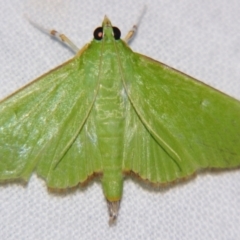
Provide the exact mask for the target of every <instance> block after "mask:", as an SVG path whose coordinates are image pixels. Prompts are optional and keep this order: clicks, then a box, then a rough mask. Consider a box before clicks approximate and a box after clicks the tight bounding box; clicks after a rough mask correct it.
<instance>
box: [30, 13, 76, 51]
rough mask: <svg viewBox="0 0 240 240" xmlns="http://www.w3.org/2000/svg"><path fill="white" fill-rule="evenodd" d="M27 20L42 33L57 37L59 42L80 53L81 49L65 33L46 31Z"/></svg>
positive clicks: (52, 30)
mask: <svg viewBox="0 0 240 240" xmlns="http://www.w3.org/2000/svg"><path fill="white" fill-rule="evenodd" d="M26 18H27V20H28V21H29V22H30V23H31V24H32V25H33V26H34V27H36V28H38V29H39V30H40V31H42V32H44V33H46V34H48V35H50V36H53V37H55V38H56V39H57V40H58V41H61V42H63V43H64V44H66V45H67V46H68V47H69V48H70V49H72V50H73V51H74V52H75V53H77V52H79V50H80V49H79V48H78V47H77V46H76V45H75V44H74V43H73V42H72V41H71V40H70V39H69V38H68V37H67V36H65V35H64V34H63V33H59V32H58V31H56V30H54V29H46V28H44V27H42V26H41V25H39V24H38V23H36V22H33V21H32V20H31V19H29V18H28V17H26Z"/></svg>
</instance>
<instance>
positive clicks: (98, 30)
mask: <svg viewBox="0 0 240 240" xmlns="http://www.w3.org/2000/svg"><path fill="white" fill-rule="evenodd" d="M93 36H94V38H95V39H96V40H101V39H102V38H103V28H102V27H98V28H96V29H95V30H94V32H93Z"/></svg>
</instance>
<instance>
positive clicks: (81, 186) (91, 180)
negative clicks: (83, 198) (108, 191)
mask: <svg viewBox="0 0 240 240" xmlns="http://www.w3.org/2000/svg"><path fill="white" fill-rule="evenodd" d="M100 176H101V175H100V174H93V175H91V176H89V177H88V178H87V180H86V181H84V182H83V183H78V184H77V185H76V186H74V187H67V188H61V189H59V188H51V187H47V190H48V192H49V193H50V194H53V195H54V196H59V197H65V196H69V195H73V194H75V193H76V192H85V191H86V190H87V189H88V188H90V187H91V186H93V184H95V183H97V184H101V178H100ZM43 180H44V179H43Z"/></svg>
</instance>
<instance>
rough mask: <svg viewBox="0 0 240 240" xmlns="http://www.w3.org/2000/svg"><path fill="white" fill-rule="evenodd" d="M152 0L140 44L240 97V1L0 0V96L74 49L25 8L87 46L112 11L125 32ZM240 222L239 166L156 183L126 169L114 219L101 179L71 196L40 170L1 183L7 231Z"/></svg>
mask: <svg viewBox="0 0 240 240" xmlns="http://www.w3.org/2000/svg"><path fill="white" fill-rule="evenodd" d="M144 5H147V7H148V9H147V12H146V14H145V15H144V17H143V19H142V22H141V25H140V28H139V32H138V35H137V36H136V38H135V39H134V41H133V42H132V43H131V47H132V49H133V50H134V51H137V52H140V53H142V54H145V55H147V56H150V57H152V58H154V59H157V60H159V61H161V62H164V63H166V64H168V65H170V66H172V67H174V68H177V69H179V70H181V71H183V72H186V73H188V74H189V75H192V76H194V77H195V78H197V79H201V80H202V81H204V82H205V83H207V84H209V85H211V86H213V87H215V88H217V89H219V90H221V91H223V92H225V93H227V94H229V95H231V96H233V97H235V98H238V99H240V81H239V79H240V1H239V0H221V1H219V0H212V1H209V0H179V1H176V0H151V1H150V0H149V1H143V0H142V1H141V0H132V1H130V0H121V1H120V0H113V1H107V0H102V1H93V0H88V1H87V0H86V1H77V0H71V1H66V0H65V1H64V0H61V1H59V0H55V1H46V0H41V1H40V0H39V1H36V0H35V1H34V0H32V1H23V0H11V1H3V0H1V1H0V74H1V75H0V98H1V99H2V98H3V97H4V96H7V95H8V94H10V93H12V92H13V91H14V90H16V89H18V88H19V87H21V86H23V85H24V84H26V83H28V82H30V81H31V80H33V79H34V78H36V77H38V76H39V75H41V74H43V73H44V72H46V71H48V70H50V69H52V68H53V67H55V66H57V65H59V64H61V63H62V62H64V61H66V60H67V59H69V58H70V57H71V56H73V54H72V52H71V51H69V50H68V49H67V48H66V47H64V46H62V44H59V43H58V42H57V41H54V40H52V39H51V38H49V37H48V36H47V35H45V34H43V33H41V32H40V31H38V30H37V29H35V28H33V27H32V26H31V25H30V24H29V23H28V22H27V21H26V19H25V18H24V16H23V15H24V14H28V15H29V16H30V17H31V18H32V19H33V20H35V21H37V22H39V23H40V24H42V25H44V26H46V27H49V28H55V29H57V30H59V31H60V32H64V33H65V34H66V35H67V36H68V37H69V38H70V39H72V40H73V41H74V42H75V43H76V44H77V45H78V46H79V47H82V46H83V45H84V44H85V43H87V42H89V41H90V40H91V39H92V32H93V30H94V29H95V28H96V27H97V26H99V25H101V22H102V19H103V16H104V15H105V14H107V15H108V16H109V18H110V19H111V21H112V23H113V24H114V25H116V26H118V27H119V28H120V29H121V31H122V35H125V34H126V33H127V31H128V30H129V29H130V28H131V26H132V25H133V24H134V23H135V19H136V18H137V16H138V15H139V13H140V12H141V9H142V7H143V6H144ZM239 226H240V171H239V170H235V171H227V172H224V173H221V174H213V173H211V172H209V173H207V174H199V175H198V177H197V178H195V179H193V180H191V181H189V182H187V183H185V184H177V185H175V186H173V187H171V188H167V189H166V188H165V189H163V188H162V189H156V190H154V189H152V188H149V187H146V186H144V185H143V184H142V183H141V182H138V181H136V180H134V181H133V180H132V179H131V178H128V179H127V180H126V181H125V185H124V196H123V199H122V202H121V209H120V214H119V218H118V221H117V225H116V226H114V227H111V228H110V227H109V226H108V213H107V206H106V202H105V199H104V197H103V194H102V189H101V184H100V182H99V181H92V182H91V183H90V184H89V185H88V187H86V188H84V189H81V188H80V189H79V190H77V191H75V192H71V193H68V194H65V195H54V194H51V193H49V192H48V191H47V188H46V186H45V183H44V181H43V180H42V179H39V178H38V177H37V176H36V175H33V176H32V178H31V180H30V182H29V184H28V185H27V186H25V187H23V186H21V185H19V184H7V185H4V184H3V185H0V238H1V239H111V240H113V239H163V240H167V239H181V240H183V239H204V240H206V239H218V240H219V239H233V240H234V239H240V227H239Z"/></svg>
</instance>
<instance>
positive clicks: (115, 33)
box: [113, 27, 121, 40]
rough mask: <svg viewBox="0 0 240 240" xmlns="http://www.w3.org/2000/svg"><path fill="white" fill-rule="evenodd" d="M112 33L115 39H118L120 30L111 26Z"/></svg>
mask: <svg viewBox="0 0 240 240" xmlns="http://www.w3.org/2000/svg"><path fill="white" fill-rule="evenodd" d="M113 35H114V38H115V39H116V40H118V39H120V37H121V32H120V30H119V29H118V28H117V27H113Z"/></svg>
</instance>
